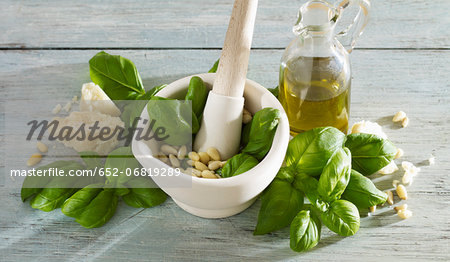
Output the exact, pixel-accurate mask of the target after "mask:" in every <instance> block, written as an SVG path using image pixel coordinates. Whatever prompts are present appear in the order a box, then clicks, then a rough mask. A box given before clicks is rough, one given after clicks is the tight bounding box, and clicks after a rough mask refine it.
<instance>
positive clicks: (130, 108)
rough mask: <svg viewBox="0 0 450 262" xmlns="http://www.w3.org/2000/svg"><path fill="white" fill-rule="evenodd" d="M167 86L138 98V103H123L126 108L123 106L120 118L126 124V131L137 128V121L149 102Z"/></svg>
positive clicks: (156, 87)
mask: <svg viewBox="0 0 450 262" xmlns="http://www.w3.org/2000/svg"><path fill="white" fill-rule="evenodd" d="M166 86H167V85H160V86H155V87H153V88H152V89H151V90H149V91H148V92H146V93H145V94H143V95H139V96H138V97H136V101H133V102H132V103H128V102H127V103H126V102H122V103H123V104H125V106H123V111H122V114H121V115H120V118H121V119H122V121H123V122H124V123H125V131H128V129H129V128H130V127H134V126H135V124H136V123H137V122H136V120H138V119H137V118H138V117H140V116H141V113H142V110H144V108H145V106H146V105H147V103H148V100H150V99H151V98H152V97H153V96H154V95H156V94H157V93H158V92H159V91H161V90H162V89H163V88H164V87H166ZM135 122H136V123H135Z"/></svg>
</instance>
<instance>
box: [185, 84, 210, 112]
mask: <svg viewBox="0 0 450 262" xmlns="http://www.w3.org/2000/svg"><path fill="white" fill-rule="evenodd" d="M208 94H209V89H208V88H207V87H206V86H205V83H203V80H202V79H201V78H200V77H198V76H193V77H192V78H191V81H190V82H189V87H188V91H187V94H186V97H185V100H190V101H192V111H193V112H194V114H195V116H196V117H197V118H198V119H200V118H201V117H202V114H203V109H204V108H205V104H206V99H207V98H208Z"/></svg>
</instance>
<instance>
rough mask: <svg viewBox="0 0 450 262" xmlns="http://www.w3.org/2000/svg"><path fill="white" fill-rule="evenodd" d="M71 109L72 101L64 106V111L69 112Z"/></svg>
mask: <svg viewBox="0 0 450 262" xmlns="http://www.w3.org/2000/svg"><path fill="white" fill-rule="evenodd" d="M71 108H72V101H70V102H67V104H66V105H65V106H64V111H66V112H69V111H70V109H71Z"/></svg>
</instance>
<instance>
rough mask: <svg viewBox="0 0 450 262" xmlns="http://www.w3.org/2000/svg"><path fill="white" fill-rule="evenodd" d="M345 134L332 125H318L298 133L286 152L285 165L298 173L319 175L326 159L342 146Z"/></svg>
mask: <svg viewBox="0 0 450 262" xmlns="http://www.w3.org/2000/svg"><path fill="white" fill-rule="evenodd" d="M344 140H345V135H344V133H342V132H341V131H339V130H338V129H336V128H334V127H320V128H314V129H312V130H309V131H306V132H304V133H300V134H298V135H297V136H296V137H294V138H293V139H292V140H291V141H290V142H289V146H288V149H287V152H286V165H287V166H290V167H292V168H294V169H295V170H296V171H297V172H298V173H306V174H308V175H310V176H319V175H320V174H321V173H322V170H323V168H324V167H325V165H326V164H327V162H328V159H329V158H330V157H331V156H332V155H333V153H334V152H335V151H336V150H339V149H340V148H342V145H343V143H344Z"/></svg>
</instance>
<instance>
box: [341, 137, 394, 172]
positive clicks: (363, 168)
mask: <svg viewBox="0 0 450 262" xmlns="http://www.w3.org/2000/svg"><path fill="white" fill-rule="evenodd" d="M345 146H346V147H348V148H349V149H350V151H351V152H352V168H353V169H354V170H356V171H358V172H360V173H361V174H363V175H365V176H368V175H371V174H373V173H375V172H377V171H378V170H380V169H382V168H383V167H385V166H387V165H388V164H389V163H390V162H391V161H392V160H393V159H394V156H395V154H396V153H397V148H396V147H395V146H394V145H393V144H392V143H391V142H390V141H389V140H387V139H383V138H381V137H379V136H376V135H372V134H365V133H357V134H350V135H348V136H347V141H346V142H345Z"/></svg>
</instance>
